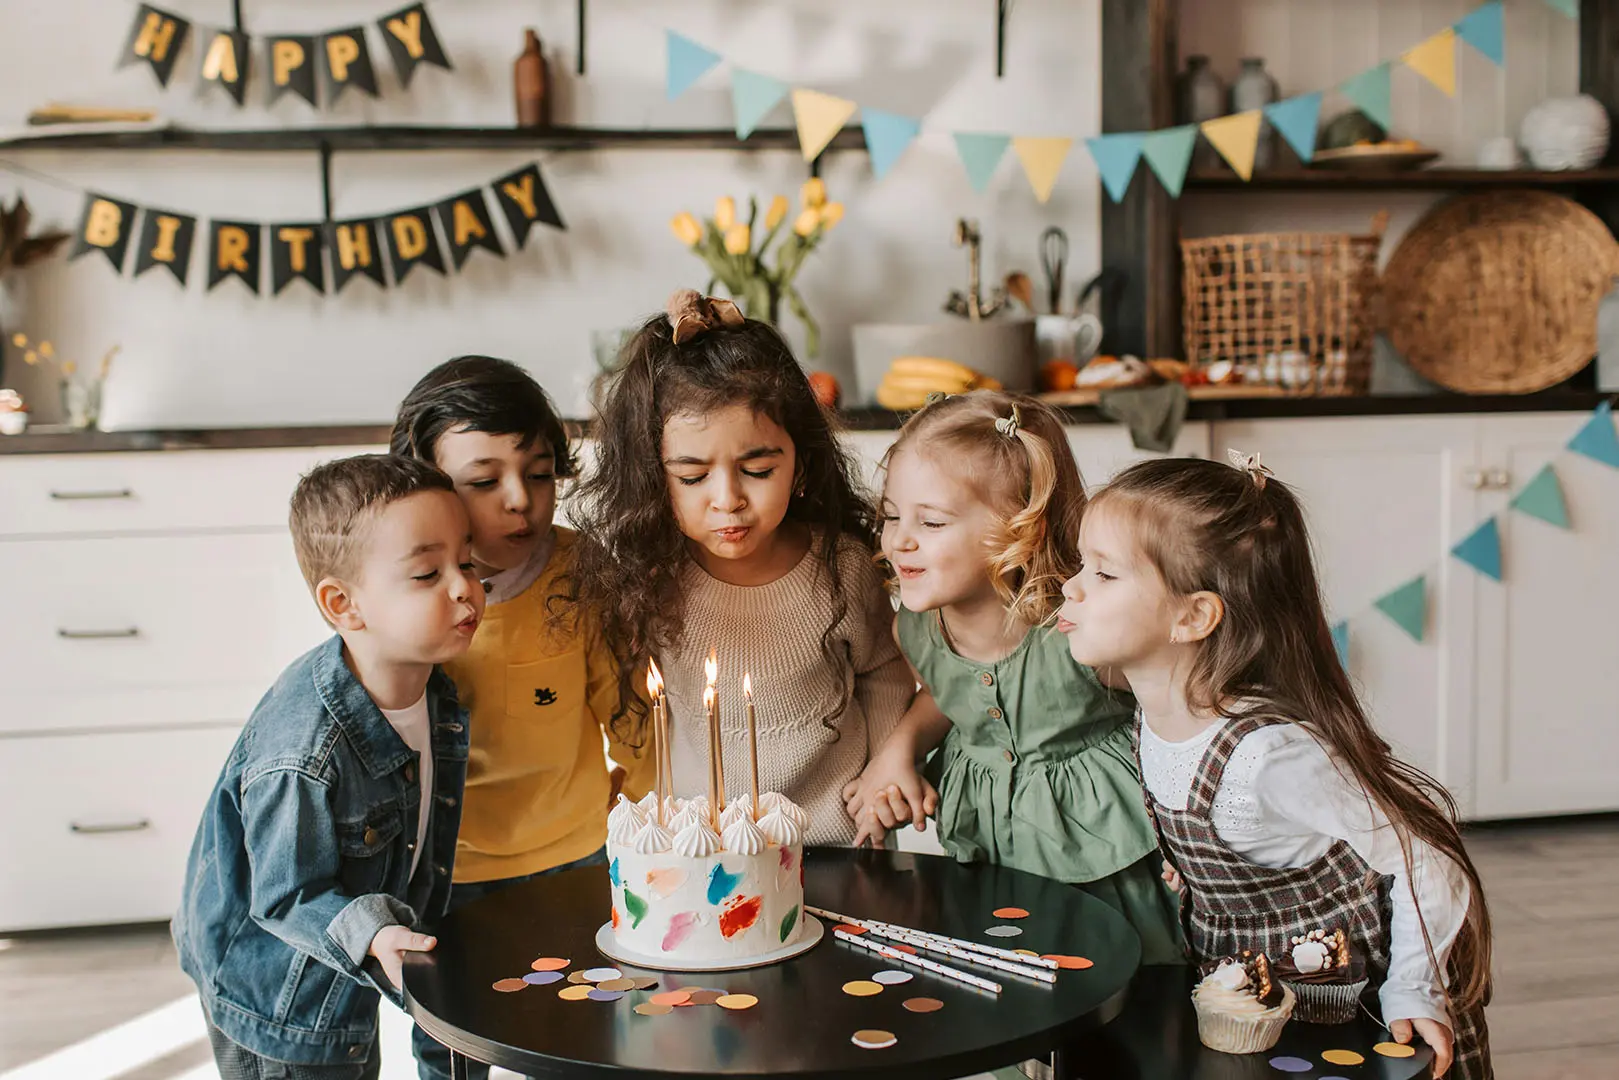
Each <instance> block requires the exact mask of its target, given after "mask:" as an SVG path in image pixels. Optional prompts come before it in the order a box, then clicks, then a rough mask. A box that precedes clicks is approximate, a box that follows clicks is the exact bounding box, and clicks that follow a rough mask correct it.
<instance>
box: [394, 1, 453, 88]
mask: <svg viewBox="0 0 1619 1080" xmlns="http://www.w3.org/2000/svg"><path fill="white" fill-rule="evenodd" d="M377 27H378V28H379V29H380V30H381V31H382V40H383V42H384V43H385V44H386V45H387V46H388V55H389V56H391V57H393V62H394V67H395V68H397V69H399V81H400V82H402V83H404V84H405V86H407V87H408V86H410V79H411V76H413V75H415V74H416V66H417V65H418V64H433V65H435V66H437V67H441V68H443V69H444V70H445V71H449V70H451V68H450V58H449V57H448V56H446V55H445V53H444V45H443V43H441V42H440V41H439V39H438V33H437V32H436V31H435V30H434V29H433V23H432V20H430V19H428V17H427V5H426V4H412V5H410V7H407V8H401V9H399V10H398V11H396V12H394V13H393V14H392V15H384V16H383V17H382V18H380V19H378V20H377Z"/></svg>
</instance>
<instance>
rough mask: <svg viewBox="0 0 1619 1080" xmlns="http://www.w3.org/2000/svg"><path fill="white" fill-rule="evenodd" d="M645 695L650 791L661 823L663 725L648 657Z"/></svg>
mask: <svg viewBox="0 0 1619 1080" xmlns="http://www.w3.org/2000/svg"><path fill="white" fill-rule="evenodd" d="M646 696H647V700H648V701H650V702H651V703H652V761H653V766H652V767H653V777H654V779H653V781H652V792H653V794H654V795H656V796H657V799H658V813H657V817H656V818H655V820H656V821H657V823H658V824H659V825H662V824H663V783H664V778H663V725H662V723H661V722H660V721H659V718H658V665H657V664H656V663H654V662H652V661H651V660H650V659H649V660H648V661H647V669H646Z"/></svg>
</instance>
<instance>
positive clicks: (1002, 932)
mask: <svg viewBox="0 0 1619 1080" xmlns="http://www.w3.org/2000/svg"><path fill="white" fill-rule="evenodd" d="M984 933H986V934H988V935H989V936H990V937H1017V936H1018V935H1019V934H1021V933H1023V928H1022V927H1021V926H992V927H990V928H989V929H988V930H985V931H984Z"/></svg>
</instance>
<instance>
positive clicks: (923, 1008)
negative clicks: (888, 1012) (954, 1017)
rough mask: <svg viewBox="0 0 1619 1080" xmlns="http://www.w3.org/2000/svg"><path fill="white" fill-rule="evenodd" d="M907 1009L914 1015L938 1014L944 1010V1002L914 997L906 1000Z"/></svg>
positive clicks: (936, 999)
mask: <svg viewBox="0 0 1619 1080" xmlns="http://www.w3.org/2000/svg"><path fill="white" fill-rule="evenodd" d="M905 1008H906V1009H908V1010H910V1011H911V1012H914V1013H930V1012H938V1011H939V1010H940V1009H942V1008H944V1002H942V1001H940V1000H939V999H938V998H930V997H914V998H906V999H905Z"/></svg>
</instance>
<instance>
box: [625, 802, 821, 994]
mask: <svg viewBox="0 0 1619 1080" xmlns="http://www.w3.org/2000/svg"><path fill="white" fill-rule="evenodd" d="M759 804H760V805H759V809H760V813H759V814H758V815H755V814H754V813H753V812H752V809H751V806H750V804H749V800H748V799H747V798H746V797H743V798H741V799H737V800H735V801H732V802H728V803H727V804H726V807H725V812H724V814H723V815H721V816H720V818H719V821H718V824H719V826H720V827H719V829H718V830H716V829H714V828H713V827H712V826H713V823H712V822H711V819H710V816H709V811H708V804H707V800H706V799H704V798H702V797H701V796H698V797H696V798H692V799H668V800H666V801H665V803H664V808H663V810H664V812H663V824H661V825H660V824H659V823H658V821H657V802H656V798H655V797H654V796H651V795H648V796H647V797H646V798H645V799H643V800H641V802H640V803H633V802H630V801H629V800H628V799H626V798H624V797H623V796H620V797H619V802H618V805H617V806H615V807H614V808H613V812H612V813H611V814H610V815H609V816H608V823H607V858H608V864H609V867H610V870H609V879H610V881H611V883H612V898H611V913H612V915H613V919H612V925H613V936H614V938H615V939H616V940H617V942H618V944H619V945H620V946H621V947H622V948H624V949H625V950H627V951H629V952H633V953H638V954H641V955H643V956H652V957H660V958H668V959H670V960H678V961H679V962H680V963H682V964H683V965H688V964H697V965H701V964H704V963H710V962H712V963H714V964H715V965H722V964H726V965H728V964H734V963H736V962H738V961H746V960H747V959H749V958H750V957H754V956H762V955H764V954H766V953H771V952H775V951H776V950H778V949H781V948H783V947H784V946H788V945H791V944H793V942H795V941H796V940H798V937H799V934H800V933H801V931H802V927H803V924H804V920H803V917H802V912H803V907H804V830H805V828H806V826H807V825H808V824H809V821H808V817H807V816H806V815H805V813H804V811H803V810H802V809H800V808H799V807H798V806H797V805H796V804H794V803H793V802H792V801H790V800H789V799H787V798H786V797H784V796H782V795H777V794H774V793H771V794H765V795H761V796H760V797H759Z"/></svg>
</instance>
